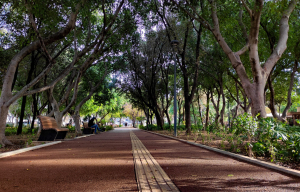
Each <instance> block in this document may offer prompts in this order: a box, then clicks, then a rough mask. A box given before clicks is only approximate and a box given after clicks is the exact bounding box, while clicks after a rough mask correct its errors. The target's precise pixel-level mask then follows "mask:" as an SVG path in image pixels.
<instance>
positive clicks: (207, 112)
mask: <svg viewBox="0 0 300 192" xmlns="http://www.w3.org/2000/svg"><path fill="white" fill-rule="evenodd" d="M209 101H210V99H209V90H208V91H207V93H206V115H205V128H204V130H207V126H208V122H209Z"/></svg>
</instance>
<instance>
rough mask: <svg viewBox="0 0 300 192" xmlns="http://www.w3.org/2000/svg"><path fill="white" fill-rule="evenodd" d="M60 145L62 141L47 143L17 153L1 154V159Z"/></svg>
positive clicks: (16, 151)
mask: <svg viewBox="0 0 300 192" xmlns="http://www.w3.org/2000/svg"><path fill="white" fill-rule="evenodd" d="M58 143H61V141H54V142H51V143H46V144H42V145H37V146H33V147H27V148H24V149H18V150H15V151H10V152H4V153H2V154H0V159H1V158H4V157H8V156H12V155H17V154H20V153H24V152H27V151H31V150H35V149H40V148H43V147H48V146H50V145H55V144H58Z"/></svg>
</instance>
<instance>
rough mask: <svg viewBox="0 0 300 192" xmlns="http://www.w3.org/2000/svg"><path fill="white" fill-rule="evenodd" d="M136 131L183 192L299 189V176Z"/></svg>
mask: <svg viewBox="0 0 300 192" xmlns="http://www.w3.org/2000/svg"><path fill="white" fill-rule="evenodd" d="M134 133H135V134H136V136H137V137H138V138H139V139H140V140H141V141H142V142H143V144H144V145H145V147H146V148H147V149H148V150H149V151H150V153H151V154H152V156H153V157H154V158H155V159H156V161H157V162H158V163H159V164H160V166H161V167H162V168H163V169H164V171H165V172H166V173H167V174H168V176H169V177H170V179H171V180H172V181H173V182H174V184H175V185H176V186H177V187H178V189H179V190H180V191H182V192H183V191H186V192H191V191H272V192H273V191H300V178H297V177H291V176H287V175H284V174H281V173H278V172H275V171H271V170H269V169H265V168H262V167H259V166H255V165H251V164H248V163H244V162H240V161H238V160H234V159H232V158H229V157H227V156H223V155H220V154H217V153H215V152H211V151H208V150H205V149H202V148H199V147H196V146H192V145H189V144H185V143H182V142H180V141H176V140H172V139H168V138H165V137H161V136H158V135H154V134H151V133H146V132H143V131H134ZM228 175H229V176H228ZM232 175H233V176H232Z"/></svg>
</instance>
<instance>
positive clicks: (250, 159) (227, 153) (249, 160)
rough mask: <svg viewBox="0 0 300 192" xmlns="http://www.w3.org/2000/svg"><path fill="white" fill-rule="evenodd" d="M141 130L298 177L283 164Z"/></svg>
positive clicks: (298, 174)
mask: <svg viewBox="0 0 300 192" xmlns="http://www.w3.org/2000/svg"><path fill="white" fill-rule="evenodd" d="M143 131H145V132H148V133H152V134H156V135H159V136H163V137H167V138H170V139H175V140H178V141H181V142H183V143H188V144H190V145H194V146H198V147H201V148H204V149H207V150H210V151H214V152H217V153H221V154H223V155H226V156H230V157H233V158H236V159H239V160H242V161H246V162H249V163H252V164H256V165H259V166H262V167H265V168H269V169H273V170H276V171H280V172H283V173H286V174H289V175H293V176H297V177H300V171H297V170H294V169H290V168H286V167H283V166H280V165H275V164H273V163H269V162H264V161H260V160H257V159H254V158H250V157H247V156H243V155H239V154H235V153H231V152H228V151H223V150H221V149H217V148H213V147H208V146H206V145H202V144H198V143H193V142H190V141H186V140H183V139H178V138H176V137H171V136H168V135H162V134H160V133H155V132H151V131H146V130H143Z"/></svg>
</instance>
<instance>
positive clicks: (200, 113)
mask: <svg viewBox="0 0 300 192" xmlns="http://www.w3.org/2000/svg"><path fill="white" fill-rule="evenodd" d="M197 102H198V110H199V115H200V121H201V122H200V123H201V124H202V126H203V119H202V118H203V117H202V112H201V111H202V109H201V104H200V95H198V99H197Z"/></svg>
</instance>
